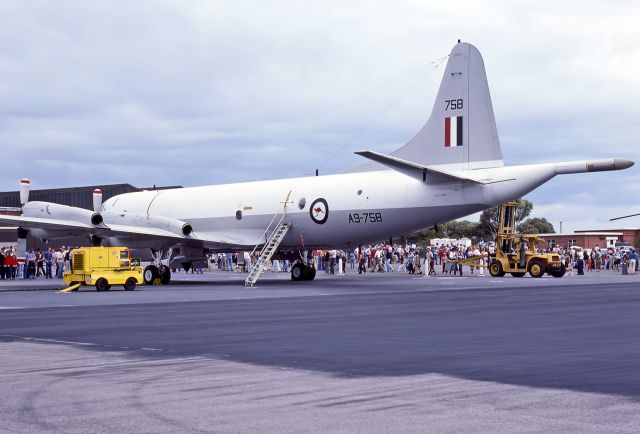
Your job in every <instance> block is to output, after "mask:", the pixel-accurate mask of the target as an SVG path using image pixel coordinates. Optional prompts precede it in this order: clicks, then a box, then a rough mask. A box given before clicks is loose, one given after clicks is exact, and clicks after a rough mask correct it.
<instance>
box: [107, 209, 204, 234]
mask: <svg viewBox="0 0 640 434" xmlns="http://www.w3.org/2000/svg"><path fill="white" fill-rule="evenodd" d="M106 217H107V220H108V221H107V224H110V223H114V224H120V225H128V226H138V227H152V228H154V229H163V230H166V231H169V232H173V233H174V234H177V235H183V236H185V237H187V236H189V235H191V233H192V232H193V228H192V227H191V225H190V224H189V223H187V222H183V221H182V220H178V219H174V218H171V217H164V216H158V215H151V214H147V215H144V214H133V213H129V212H119V213H115V214H106Z"/></svg>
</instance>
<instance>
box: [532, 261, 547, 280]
mask: <svg viewBox="0 0 640 434" xmlns="http://www.w3.org/2000/svg"><path fill="white" fill-rule="evenodd" d="M529 274H530V275H531V277H535V278H538V277H542V276H543V275H544V264H543V263H542V261H539V260H536V259H534V260H532V261H531V262H530V263H529Z"/></svg>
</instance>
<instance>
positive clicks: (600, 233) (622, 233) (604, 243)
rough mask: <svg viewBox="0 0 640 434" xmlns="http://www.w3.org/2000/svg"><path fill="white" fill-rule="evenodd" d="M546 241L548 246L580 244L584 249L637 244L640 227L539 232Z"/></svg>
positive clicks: (639, 239)
mask: <svg viewBox="0 0 640 434" xmlns="http://www.w3.org/2000/svg"><path fill="white" fill-rule="evenodd" d="M540 236H541V237H542V238H544V240H545V241H546V242H547V246H548V247H552V246H554V245H557V246H561V247H573V246H580V247H584V248H585V249H592V248H594V247H595V246H599V247H615V246H616V245H628V246H638V245H639V243H638V241H640V229H634V228H626V229H605V230H595V231H594V230H588V231H587V230H581V231H575V232H573V233H571V234H540Z"/></svg>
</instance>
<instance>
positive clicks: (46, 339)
mask: <svg viewBox="0 0 640 434" xmlns="http://www.w3.org/2000/svg"><path fill="white" fill-rule="evenodd" d="M0 336H4V337H10V338H17V339H22V340H24V341H32V342H46V343H49V344H66V345H82V346H85V347H102V348H120V349H122V350H129V349H131V348H130V347H117V346H115V345H109V344H96V343H93V342H79V341H65V340H62V339H48V338H33V337H29V336H18V335H0ZM134 349H135V348H134ZM139 349H140V350H145V351H163V350H162V349H161V348H147V347H143V348H139Z"/></svg>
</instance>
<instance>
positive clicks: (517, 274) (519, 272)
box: [511, 271, 527, 277]
mask: <svg viewBox="0 0 640 434" xmlns="http://www.w3.org/2000/svg"><path fill="white" fill-rule="evenodd" d="M525 274H527V273H523V272H521V271H518V272H517V273H516V272H515V271H514V272H512V273H511V275H512V276H513V277H524V275H525Z"/></svg>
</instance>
